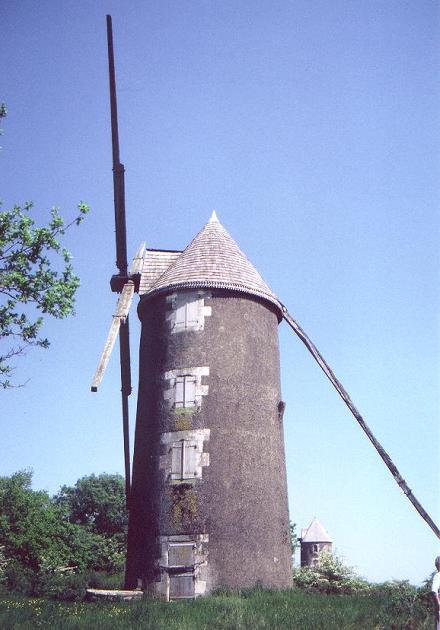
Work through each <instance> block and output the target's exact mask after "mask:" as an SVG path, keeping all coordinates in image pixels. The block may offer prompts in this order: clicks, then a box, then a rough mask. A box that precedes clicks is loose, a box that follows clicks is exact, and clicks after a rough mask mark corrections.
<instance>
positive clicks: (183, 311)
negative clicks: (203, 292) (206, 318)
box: [174, 295, 199, 328]
mask: <svg viewBox="0 0 440 630" xmlns="http://www.w3.org/2000/svg"><path fill="white" fill-rule="evenodd" d="M186 300H188V296H185V295H182V296H178V297H177V307H176V312H175V318H174V326H175V327H178V328H192V327H194V326H197V324H198V323H199V301H198V300H197V299H196V300H194V299H192V300H191V301H189V302H187V301H186Z"/></svg>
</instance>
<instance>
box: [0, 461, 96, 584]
mask: <svg viewBox="0 0 440 630" xmlns="http://www.w3.org/2000/svg"><path fill="white" fill-rule="evenodd" d="M31 484H32V473H31V472H30V471H20V472H17V473H15V474H14V475H11V477H0V547H1V548H2V552H3V555H4V557H5V558H6V559H7V560H8V563H12V564H13V565H20V566H25V567H27V568H28V569H30V570H32V571H34V572H39V571H50V570H53V569H55V568H57V567H60V566H79V567H81V568H84V567H87V566H89V565H90V564H91V563H92V562H93V559H94V553H95V549H94V547H95V546H96V541H95V539H94V538H93V536H91V535H90V534H89V532H88V531H87V530H85V529H83V528H81V527H79V526H78V525H74V524H72V523H70V522H68V521H65V520H64V519H63V513H62V511H61V510H60V508H59V507H57V506H56V505H55V504H54V503H53V502H52V500H51V498H50V497H49V495H48V494H47V492H44V491H35V490H32V488H31ZM6 572H7V569H6Z"/></svg>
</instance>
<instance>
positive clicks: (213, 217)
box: [209, 210, 218, 223]
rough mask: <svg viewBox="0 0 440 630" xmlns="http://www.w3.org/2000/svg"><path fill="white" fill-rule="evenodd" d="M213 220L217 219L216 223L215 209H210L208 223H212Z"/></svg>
mask: <svg viewBox="0 0 440 630" xmlns="http://www.w3.org/2000/svg"><path fill="white" fill-rule="evenodd" d="M214 221H217V223H218V219H217V214H216V212H215V210H213V211H212V214H211V218H210V219H209V223H213V222H214Z"/></svg>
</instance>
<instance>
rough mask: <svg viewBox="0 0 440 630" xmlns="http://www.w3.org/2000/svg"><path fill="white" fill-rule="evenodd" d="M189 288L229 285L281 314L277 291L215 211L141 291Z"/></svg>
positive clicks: (151, 293) (225, 287) (232, 289)
mask: <svg viewBox="0 0 440 630" xmlns="http://www.w3.org/2000/svg"><path fill="white" fill-rule="evenodd" d="M192 288H208V289H209V288H212V289H214V288H215V289H228V290H231V291H239V292H242V293H248V294H250V295H255V296H257V297H260V298H263V299H265V300H268V301H269V302H271V303H272V304H274V305H275V306H276V307H277V308H278V309H279V311H280V316H282V310H281V304H280V302H279V300H278V299H277V297H276V295H275V294H274V293H273V292H272V291H271V289H270V288H269V287H268V286H267V284H266V283H265V282H264V280H263V278H262V277H261V276H260V274H259V273H258V271H257V270H256V269H255V267H254V266H253V265H252V263H251V262H250V261H249V260H248V259H247V258H246V256H245V254H244V253H243V252H242V251H241V249H240V248H239V247H238V245H237V243H236V242H235V241H234V239H233V238H232V237H231V236H230V234H229V233H228V232H227V231H226V230H225V228H224V227H223V226H222V225H221V223H220V222H219V220H218V219H217V215H216V214H215V212H213V213H212V216H211V218H210V220H209V222H208V223H207V224H206V225H205V227H204V228H203V229H202V230H201V231H200V232H199V233H198V234H197V236H196V237H195V238H194V239H193V240H192V241H191V243H190V244H189V245H188V247H187V248H186V249H184V250H183V252H182V253H181V254H180V255H179V256H177V257H176V258H175V260H174V261H173V262H172V263H171V264H170V266H169V267H168V268H167V269H166V271H165V272H164V273H163V274H162V275H161V276H160V277H159V278H157V279H156V280H155V282H154V283H153V284H152V285H151V286H150V287H149V289H148V290H147V291H146V292H145V294H144V295H146V296H150V295H153V294H156V293H162V292H165V291H170V290H174V289H192Z"/></svg>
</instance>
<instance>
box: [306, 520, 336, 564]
mask: <svg viewBox="0 0 440 630" xmlns="http://www.w3.org/2000/svg"><path fill="white" fill-rule="evenodd" d="M300 541H301V566H302V567H313V566H316V565H317V564H318V563H319V553H320V552H321V551H323V550H324V549H327V550H328V551H330V552H331V550H332V543H333V541H332V539H331V538H330V536H329V535H328V533H327V531H326V530H325V529H324V527H323V526H322V525H321V523H320V522H319V521H318V519H317V518H316V517H315V518H314V519H313V521H312V522H311V523H310V525H309V526H308V527H307V528H306V529H302V530H301V538H300Z"/></svg>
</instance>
